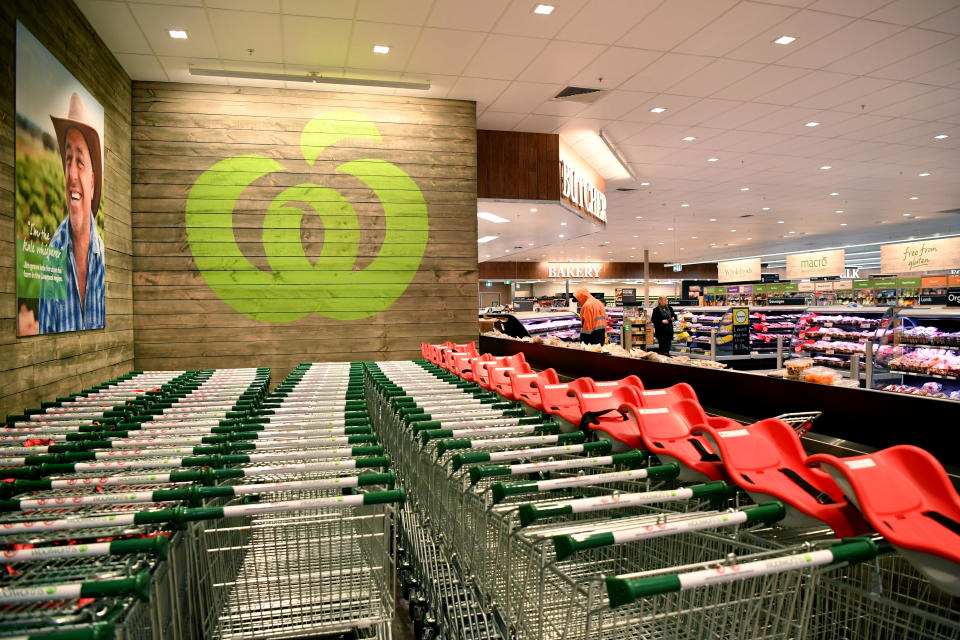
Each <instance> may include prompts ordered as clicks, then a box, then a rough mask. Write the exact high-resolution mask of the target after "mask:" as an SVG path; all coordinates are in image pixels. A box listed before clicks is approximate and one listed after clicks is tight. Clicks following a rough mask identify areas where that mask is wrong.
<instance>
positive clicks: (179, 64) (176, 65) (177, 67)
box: [159, 56, 223, 82]
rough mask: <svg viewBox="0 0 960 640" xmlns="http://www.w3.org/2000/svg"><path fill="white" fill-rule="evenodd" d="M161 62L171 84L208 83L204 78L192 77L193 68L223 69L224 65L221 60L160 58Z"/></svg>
mask: <svg viewBox="0 0 960 640" xmlns="http://www.w3.org/2000/svg"><path fill="white" fill-rule="evenodd" d="M159 60H160V64H161V66H163V70H164V71H165V72H166V74H167V77H168V78H170V82H207V79H205V78H203V77H199V76H191V75H190V67H191V66H193V67H199V68H201V69H223V64H222V63H221V62H220V60H219V59H211V58H178V57H174V56H160V57H159Z"/></svg>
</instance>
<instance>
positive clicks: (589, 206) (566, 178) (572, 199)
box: [559, 138, 607, 225]
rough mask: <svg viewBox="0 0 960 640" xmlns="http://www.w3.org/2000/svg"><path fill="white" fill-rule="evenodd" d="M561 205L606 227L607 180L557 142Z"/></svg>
mask: <svg viewBox="0 0 960 640" xmlns="http://www.w3.org/2000/svg"><path fill="white" fill-rule="evenodd" d="M559 155H560V203H561V204H563V205H565V206H566V207H567V208H569V209H573V210H574V211H575V212H576V213H579V214H581V216H582V217H586V218H588V219H590V220H592V221H594V222H597V223H599V224H601V225H606V224H607V195H606V188H607V185H606V181H605V180H604V179H603V176H601V175H600V174H599V173H597V172H596V171H595V170H594V169H593V167H591V166H590V165H589V164H587V162H586V161H585V160H584V159H583V158H581V157H580V155H579V154H577V152H575V151H574V150H573V149H572V148H571V147H570V146H569V145H568V144H567V143H566V142H564V141H563V139H562V138H561V139H560V154H559Z"/></svg>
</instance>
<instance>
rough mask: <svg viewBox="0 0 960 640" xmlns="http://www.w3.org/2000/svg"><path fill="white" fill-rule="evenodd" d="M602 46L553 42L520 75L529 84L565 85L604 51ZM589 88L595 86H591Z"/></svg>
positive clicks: (560, 41)
mask: <svg viewBox="0 0 960 640" xmlns="http://www.w3.org/2000/svg"><path fill="white" fill-rule="evenodd" d="M605 48H606V47H604V45H602V44H586V43H582V42H566V41H563V40H553V41H551V42H550V44H548V45H547V46H546V48H544V50H543V51H542V52H541V53H540V55H538V56H537V57H536V58H535V59H534V60H533V62H531V63H530V65H529V66H528V67H527V68H526V69H524V70H523V73H521V74H520V77H519V79H520V80H528V81H530V82H558V83H564V84H565V83H566V82H567V80H569V79H570V78H571V77H573V76H574V75H576V73H577V72H578V71H580V70H581V69H583V68H584V67H585V66H586V65H587V64H589V63H590V62H592V61H593V60H594V59H595V58H596V57H597V56H598V55H600V53H601V52H602V51H603V50H604V49H605ZM591 86H595V84H594V85H591Z"/></svg>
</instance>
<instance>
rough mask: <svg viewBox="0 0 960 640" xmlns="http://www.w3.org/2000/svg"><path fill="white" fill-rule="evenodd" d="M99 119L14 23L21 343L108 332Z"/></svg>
mask: <svg viewBox="0 0 960 640" xmlns="http://www.w3.org/2000/svg"><path fill="white" fill-rule="evenodd" d="M103 113H104V112H103V106H102V105H101V104H100V103H99V102H97V101H96V100H95V99H94V97H93V96H92V95H91V94H90V92H89V91H87V90H86V89H85V88H84V87H83V85H81V84H80V82H79V81H78V80H77V79H76V78H75V77H74V76H73V75H72V74H71V73H70V72H69V71H67V69H66V68H65V67H64V66H63V65H62V64H60V62H59V61H57V59H56V58H54V57H53V55H51V53H50V52H49V51H47V50H46V49H45V48H44V46H43V45H42V44H40V42H39V41H38V40H37V39H36V38H35V37H34V36H33V34H31V33H30V32H29V31H28V30H27V29H26V27H24V26H23V25H22V24H20V23H19V22H18V23H17V69H16V122H15V132H16V168H15V182H16V225H15V231H14V233H15V234H16V238H15V242H16V251H17V266H16V278H17V335H18V336H28V335H35V334H47V333H60V332H63V331H83V330H88V329H102V328H103V326H104V319H105V282H104V257H105V248H104V243H103V225H104V220H103V207H102V198H101V195H102V193H103V172H104V166H103Z"/></svg>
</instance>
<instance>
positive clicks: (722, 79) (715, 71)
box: [670, 59, 762, 97]
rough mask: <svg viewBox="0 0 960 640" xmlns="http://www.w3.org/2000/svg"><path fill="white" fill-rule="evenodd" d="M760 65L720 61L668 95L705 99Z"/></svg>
mask: <svg viewBox="0 0 960 640" xmlns="http://www.w3.org/2000/svg"><path fill="white" fill-rule="evenodd" d="M761 66H762V65H760V64H757V63H755V62H743V61H741V60H725V59H720V60H717V61H716V62H713V63H711V64H709V65H707V66H706V67H704V68H703V69H701V70H700V71H697V72H696V73H694V74H693V75H691V76H689V77H687V78H686V79H685V80H681V81H680V82H678V83H677V84H675V85H673V86H671V87H670V93H679V94H681V95H688V96H701V97H706V96H709V95H712V94H714V93H716V92H717V91H720V90H721V89H723V88H725V87H727V86H729V85H731V84H733V83H734V82H737V81H738V80H741V79H743V78H745V77H747V76H748V75H750V74H751V73H753V72H755V71H757V70H758V69H760V67H761Z"/></svg>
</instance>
